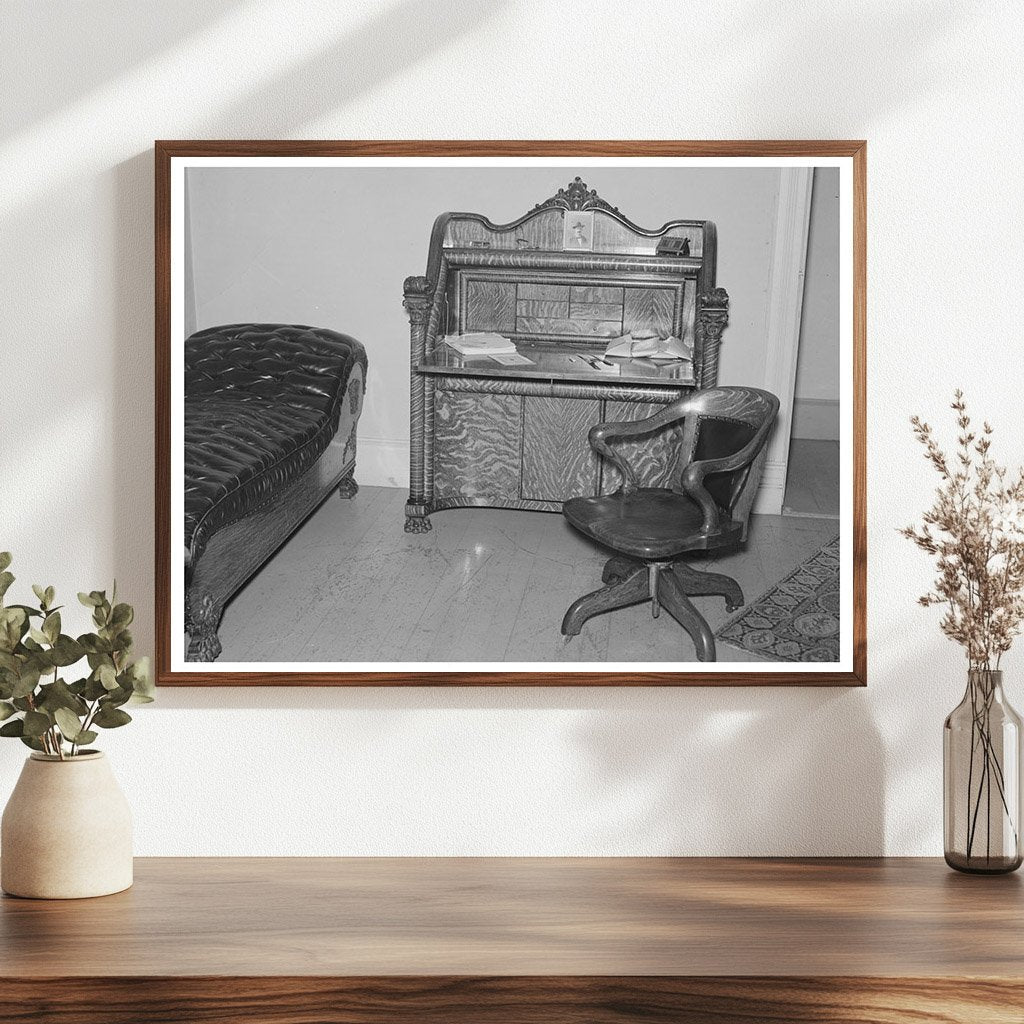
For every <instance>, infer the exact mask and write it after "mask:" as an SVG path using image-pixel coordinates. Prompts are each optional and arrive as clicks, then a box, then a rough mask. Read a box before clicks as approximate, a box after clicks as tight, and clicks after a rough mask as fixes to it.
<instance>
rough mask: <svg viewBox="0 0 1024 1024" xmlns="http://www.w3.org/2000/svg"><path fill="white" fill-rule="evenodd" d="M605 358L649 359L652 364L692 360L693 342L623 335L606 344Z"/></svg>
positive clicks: (672, 338)
mask: <svg viewBox="0 0 1024 1024" xmlns="http://www.w3.org/2000/svg"><path fill="white" fill-rule="evenodd" d="M604 354H605V358H607V357H608V356H618V357H619V358H620V359H650V360H651V361H652V362H666V363H668V362H672V360H674V359H692V358H693V342H691V341H683V339H682V338H677V337H675V336H674V335H669V336H668V337H667V338H658V337H653V338H634V337H633V335H632V334H624V335H622V337H621V338H615V339H614V340H613V341H610V342H609V343H608V347H607V348H606V349H605V352H604Z"/></svg>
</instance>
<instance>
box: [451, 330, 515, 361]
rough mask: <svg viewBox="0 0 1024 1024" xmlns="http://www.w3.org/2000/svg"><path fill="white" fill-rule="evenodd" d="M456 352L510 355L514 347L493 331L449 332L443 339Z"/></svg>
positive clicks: (476, 354)
mask: <svg viewBox="0 0 1024 1024" xmlns="http://www.w3.org/2000/svg"><path fill="white" fill-rule="evenodd" d="M443 340H444V343H445V344H446V345H450V346H451V347H452V348H453V349H455V351H456V352H461V353H462V354H463V355H465V356H494V355H511V354H512V353H514V352H515V350H516V347H515V345H513V344H512V342H511V341H509V340H508V338H505V337H502V335H500V334H495V333H494V332H493V331H477V332H475V333H473V334H449V335H447V336H446V337H445V338H444V339H443Z"/></svg>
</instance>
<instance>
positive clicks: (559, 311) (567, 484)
mask: <svg viewBox="0 0 1024 1024" xmlns="http://www.w3.org/2000/svg"><path fill="white" fill-rule="evenodd" d="M576 213H582V214H585V215H586V216H587V218H588V219H587V220H586V221H585V222H584V223H585V224H586V227H587V230H588V231H589V232H590V234H589V235H588V243H589V245H590V248H588V249H586V250H585V251H583V250H580V249H567V248H563V239H565V238H566V237H567V236H568V222H567V220H566V218H571V217H572V216H573V214H576ZM590 217H592V218H593V222H592V224H591V223H590V220H589V218H590ZM666 238H670V239H675V240H677V241H676V244H675V246H674V248H673V251H672V252H671V253H668V254H661V253H658V252H657V251H656V250H657V249H658V246H659V243H661V242H662V240H663V239H666ZM716 246H717V242H716V233H715V226H714V224H713V223H711V222H710V221H695V220H673V221H669V222H668V223H666V224H664V225H662V227H660V228H658V229H656V230H649V229H646V228H642V227H639V226H638V225H636V224H633V223H632V222H631V221H629V220H627V219H626V218H625V217H624V216H623V215H622V214H621V213H619V211H618V210H617V209H616V208H614V207H612V206H610V205H609V204H608V203H606V202H605V201H604V200H603V199H601V198H600V197H599V196H598V195H597V193H596V192H595V191H593V190H591V189H588V188H587V186H586V185H585V184H584V183H583V182H582V181H580V179H579V178H576V179H575V180H574V181H573V182H572V183H571V184H570V185H569V186H568V187H567V188H565V189H559V191H558V192H557V193H556V195H554V196H553V197H552V198H551V199H549V200H547V201H546V202H544V203H541V204H539V205H538V206H537V207H535V208H534V209H533V210H531V211H530V212H529V213H527V214H525V215H524V216H522V217H520V218H519V219H518V220H515V221H513V222H511V223H509V224H500V225H499V224H493V223H491V221H489V220H488V219H487V218H486V217H484V216H482V215H481V214H475V213H445V214H442V215H441V216H440V217H438V218H437V220H436V221H435V223H434V229H433V232H432V235H431V240H430V251H429V255H428V260H427V273H426V275H425V276H422V277H420V276H417V277H409V278H407V279H406V282H405V302H404V305H405V308H406V310H407V312H408V314H409V321H410V342H411V345H410V354H411V405H410V414H411V416H410V418H411V424H410V427H411V437H410V441H411V444H410V486H409V491H410V493H409V502H408V504H407V506H406V515H407V518H406V529H407V530H409V531H411V532H421V531H424V530H428V529H429V528H430V520H429V518H428V517H429V515H430V513H431V512H435V511H438V510H440V509H446V508H456V507H459V506H481V505H482V506H495V507H500V508H520V509H531V510H540V511H557V510H558V509H560V508H561V505H562V502H563V501H565V500H566V499H567V498H570V497H575V496H577V495H581V494H594V493H599V492H602V491H607V490H614V489H615V488H617V487H618V486H619V479H618V475H617V473H616V472H615V470H614V467H612V466H610V465H603V464H602V463H601V462H600V460H598V459H597V458H596V457H595V456H594V454H593V453H592V452H591V450H590V447H589V445H588V444H587V439H586V438H587V431H588V430H589V428H590V427H591V426H593V425H594V424H595V423H598V422H601V421H603V420H609V419H639V418H643V417H646V416H649V415H650V414H651V413H652V412H653V411H655V410H656V409H657V408H658V407H659V406H660V405H663V404H665V403H667V402H671V401H674V400H675V399H676V398H678V397H679V396H680V395H681V394H682V393H684V392H685V391H687V390H689V389H691V388H693V387H709V386H711V385H713V384H715V383H716V382H717V379H718V351H719V346H720V344H721V338H722V330H723V328H724V327H725V324H726V320H727V318H728V295H727V294H726V292H725V291H724V290H723V289H721V288H717V287H716V284H715V260H716ZM478 331H487V332H495V333H498V334H501V335H504V336H506V337H509V338H511V339H512V340H513V341H514V342H515V343H516V345H517V347H518V348H519V350H520V352H521V353H523V354H525V355H527V356H528V357H530V358H531V359H533V360H534V364H533V365H532V366H531V367H528V368H524V367H514V366H513V367H505V366H501V365H499V364H498V363H497V362H493V361H488V360H486V359H484V360H480V359H477V360H473V359H463V358H461V357H458V356H457V354H455V353H454V351H453V350H452V349H450V347H448V346H446V345H444V344H443V343H442V342H441V339H442V338H443V337H444V336H445V335H452V334H465V333H471V332H478ZM633 331H637V332H641V333H642V332H651V331H654V332H658V333H661V334H662V335H666V334H672V335H675V336H676V337H679V338H682V339H684V341H689V342H691V343H692V346H693V360H692V364H691V363H682V364H675V365H670V366H668V367H665V366H662V367H657V366H655V365H654V364H650V365H649V366H646V367H645V366H642V365H640V364H641V363H643V362H644V361H642V360H637V361H633V364H634V365H633V368H632V369H631V370H629V372H625V370H624V372H623V375H622V376H621V377H619V376H612V375H606V374H602V373H599V372H597V371H595V370H593V369H591V368H590V367H589V366H588V365H587V364H585V363H583V362H582V361H580V360H572V359H571V358H570V357H572V356H574V355H580V354H582V355H587V354H589V355H601V354H602V353H603V352H604V349H605V347H606V346H607V344H608V341H609V340H610V339H612V338H617V337H619V336H620V335H623V334H628V333H630V332H633ZM666 443H667V442H666V440H665V439H664V438H661V439H659V438H658V437H653V438H650V439H646V441H645V444H644V451H643V453H642V454H641V455H640V458H639V461H640V463H641V468H642V471H643V474H644V481H643V482H644V483H645V484H648V485H652V484H653V485H657V484H660V483H661V482H662V479H661V478H662V477H663V475H664V473H665V463H664V460H662V459H660V458H659V455H660V452H661V451H662V449H663V448H664V446H665V444H666Z"/></svg>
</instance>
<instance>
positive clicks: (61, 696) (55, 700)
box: [36, 679, 89, 718]
mask: <svg viewBox="0 0 1024 1024" xmlns="http://www.w3.org/2000/svg"><path fill="white" fill-rule="evenodd" d="M36 707H37V708H39V710H40V711H52V712H56V710H57V708H65V709H67V710H68V711H71V712H72V713H73V714H75V715H77V716H78V717H79V718H83V717H84V716H85V715H86V714H88V712H89V705H88V704H86V703H85V701H84V700H82V698H81V697H79V696H78V695H77V694H75V693H74V692H72V690H71V688H70V687H69V686H68V684H67V683H66V682H64V680H63V679H57V680H55V681H54V682H52V683H47V684H46V685H44V686H40V687H39V698H38V699H37V701H36Z"/></svg>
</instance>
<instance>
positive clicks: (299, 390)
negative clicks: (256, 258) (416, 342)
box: [184, 324, 366, 650]
mask: <svg viewBox="0 0 1024 1024" xmlns="http://www.w3.org/2000/svg"><path fill="white" fill-rule="evenodd" d="M354 377H357V378H358V380H359V382H361V383H362V382H365V380H366V352H365V350H364V349H363V346H362V345H361V344H360V343H359V342H358V341H356V340H355V339H354V338H350V337H348V336H347V335H344V334H338V333H337V332H335V331H330V330H326V329H324V328H319V327H304V326H299V325H294V324H230V325H227V326H223V327H211V328H208V329H207V330H203V331H199V332H198V333H197V334H193V335H192V336H191V337H190V338H189V339H188V340H187V341H186V342H185V481H184V489H185V523H184V528H185V537H184V540H185V580H186V586H188V585H189V584H190V582H191V580H192V577H193V574H194V571H195V568H196V566H197V564H198V563H199V561H200V559H201V558H202V556H203V553H204V551H205V550H206V548H207V545H208V544H209V542H210V540H211V538H212V537H213V536H214V535H215V534H216V533H217V532H218V531H220V530H223V529H225V528H226V527H228V526H230V525H231V524H233V523H237V522H239V521H240V520H242V519H244V518H245V517H247V516H249V515H251V514H253V513H254V512H257V511H259V510H263V509H266V508H268V507H269V506H272V505H273V504H274V502H275V500H276V498H277V497H279V496H280V495H281V494H282V493H283V492H284V491H285V490H286V489H287V488H288V487H289V486H290V485H291V484H292V483H293V482H295V481H296V480H298V479H299V478H300V477H302V476H303V474H306V473H307V471H308V470H310V469H311V468H312V467H313V466H314V464H316V462H317V460H318V459H319V458H320V457H321V456H322V455H323V453H324V452H325V451H326V449H327V448H328V446H329V445H330V444H331V442H332V439H333V438H334V437H335V435H336V434H337V433H338V428H339V424H340V422H341V421H342V417H343V414H345V413H348V414H349V415H348V416H346V419H351V418H352V414H353V413H355V415H356V416H357V415H358V409H351V410H350V409H345V402H344V399H345V396H346V394H349V393H351V389H350V388H349V384H350V380H352V379H353V378H354ZM364 387H365V384H364V383H362V387H360V388H357V391H358V392H359V394H358V395H357V398H358V400H359V401H360V402H361V398H362V393H361V392H362V389H363V388H364ZM351 432H352V443H353V459H354V434H355V423H354V422H352V424H351ZM353 486H354V484H353ZM285 536H287V534H286V535H285ZM284 539H285V538H284V537H282V538H281V540H282V541H283V540H284ZM192 603H193V605H194V604H195V602H192ZM193 610H194V609H193ZM218 618H219V609H218ZM191 624H192V623H190V625H191ZM193 646H194V645H193ZM215 646H216V648H217V650H219V644H216V645H215Z"/></svg>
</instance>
